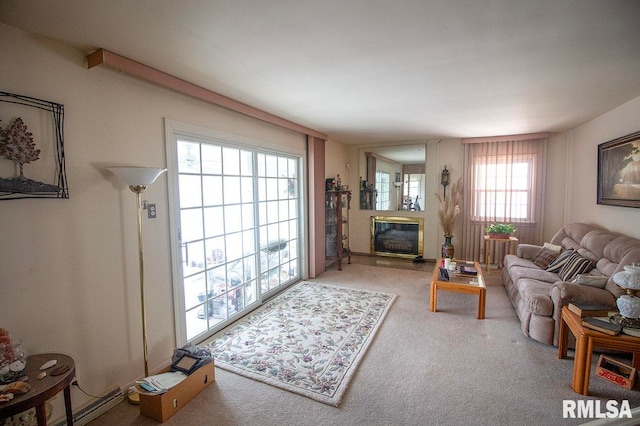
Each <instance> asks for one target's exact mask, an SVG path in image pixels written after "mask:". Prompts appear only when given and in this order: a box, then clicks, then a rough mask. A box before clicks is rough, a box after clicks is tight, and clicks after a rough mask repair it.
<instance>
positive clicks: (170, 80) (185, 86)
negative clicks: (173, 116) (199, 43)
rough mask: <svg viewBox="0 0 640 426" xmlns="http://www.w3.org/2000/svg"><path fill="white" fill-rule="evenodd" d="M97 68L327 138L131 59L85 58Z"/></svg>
mask: <svg viewBox="0 0 640 426" xmlns="http://www.w3.org/2000/svg"><path fill="white" fill-rule="evenodd" d="M98 65H108V66H110V67H111V68H115V69H117V70H119V71H123V72H126V73H127V74H131V75H133V76H135V77H139V78H142V79H144V80H146V81H150V82H152V83H156V84H158V85H160V86H163V87H166V88H168V89H172V90H175V91H177V92H180V93H183V94H185V95H189V96H193V97H194V98H198V99H200V100H203V101H206V102H209V103H212V104H214V105H218V106H221V107H224V108H227V109H230V110H232V111H236V112H239V113H241V114H244V115H248V116H249V117H253V118H257V119H259V120H262V121H266V122H267V123H271V124H275V125H278V126H280V127H284V128H285V129H289V130H293V131H296V132H299V133H303V134H305V135H309V136H315V137H317V138H320V139H324V140H327V139H328V137H327V135H326V134H324V133H320V132H318V131H315V130H313V129H310V128H308V127H304V126H301V125H299V124H297V123H294V122H292V121H289V120H285V119H284V118H281V117H278V116H275V115H273V114H269V113H268V112H265V111H262V110H259V109H257V108H254V107H252V106H250V105H247V104H243V103H242V102H238V101H236V100H233V99H231V98H228V97H226V96H223V95H220V94H218V93H215V92H212V91H210V90H208V89H205V88H203V87H200V86H196V85H195V84H193V83H189V82H188V81H185V80H182V79H179V78H177V77H174V76H173V75H171V74H167V73H165V72H162V71H159V70H157V69H155V68H152V67H150V66H147V65H144V64H141V63H140V62H136V61H134V60H132V59H129V58H125V57H124V56H120V55H118V54H116V53H113V52H110V51H108V50H104V49H98V50H96V51H94V52H92V53H90V54H88V55H87V68H88V69H91V68H93V67H96V66H98Z"/></svg>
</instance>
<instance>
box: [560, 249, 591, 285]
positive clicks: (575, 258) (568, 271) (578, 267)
mask: <svg viewBox="0 0 640 426" xmlns="http://www.w3.org/2000/svg"><path fill="white" fill-rule="evenodd" d="M592 269H593V263H592V262H591V261H590V260H589V259H587V258H586V257H582V255H581V254H580V253H578V252H574V253H573V254H572V255H571V256H569V259H568V260H567V263H565V264H564V266H563V267H562V269H560V272H558V276H559V277H560V279H561V280H562V281H571V280H572V279H574V278H575V277H576V276H577V275H578V274H582V273H584V272H589V271H590V270H592Z"/></svg>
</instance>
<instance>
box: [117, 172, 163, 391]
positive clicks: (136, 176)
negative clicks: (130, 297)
mask: <svg viewBox="0 0 640 426" xmlns="http://www.w3.org/2000/svg"><path fill="white" fill-rule="evenodd" d="M107 170H109V171H110V172H111V173H113V174H114V175H116V176H117V177H118V178H119V179H120V180H121V181H122V182H124V183H125V184H126V185H128V186H129V189H130V190H131V191H132V192H134V193H135V194H136V212H137V214H138V262H139V269H140V306H141V310H142V344H143V346H144V375H145V377H147V376H148V375H149V352H148V349H147V314H146V309H145V306H146V305H145V301H144V258H143V254H142V201H141V200H140V194H142V193H143V192H144V191H145V190H146V189H147V185H151V184H152V183H153V182H155V181H156V179H158V177H159V176H160V175H161V174H162V173H164V172H166V171H167V169H156V168H152V167H127V166H114V167H107ZM137 397H138V395H137V394H135V397H133V398H131V397H130V398H129V400H130V401H131V402H137Z"/></svg>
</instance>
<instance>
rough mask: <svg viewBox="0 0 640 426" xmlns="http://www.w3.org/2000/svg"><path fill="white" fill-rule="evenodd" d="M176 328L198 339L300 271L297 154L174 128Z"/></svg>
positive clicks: (293, 279) (283, 284)
mask: <svg viewBox="0 0 640 426" xmlns="http://www.w3.org/2000/svg"><path fill="white" fill-rule="evenodd" d="M174 144H175V145H174V149H175V159H176V160H175V161H174V163H175V167H177V170H176V171H175V172H174V173H172V176H174V181H173V184H174V188H173V191H174V194H176V195H175V196H174V197H173V200H174V201H173V202H174V203H177V204H178V206H174V208H173V209H172V211H173V212H174V213H173V214H174V215H177V216H179V217H175V218H173V220H172V223H174V224H179V229H178V231H177V238H176V240H177V241H176V244H177V245H178V247H176V249H175V250H174V268H176V270H177V271H179V273H178V274H174V277H177V279H178V280H179V281H181V282H180V283H179V285H178V286H177V288H178V292H179V294H178V295H177V296H178V297H177V298H176V300H178V301H179V303H178V304H177V307H178V309H176V311H177V313H178V315H179V316H180V318H178V324H180V327H179V328H180V329H181V330H179V331H180V334H182V335H184V336H186V340H187V341H192V340H198V339H202V338H204V337H206V336H208V335H210V334H213V332H215V331H217V330H218V329H220V328H222V327H223V326H224V325H226V324H227V323H229V322H231V321H232V320H234V319H236V318H237V317H239V316H241V315H243V314H245V313H247V312H248V311H249V310H251V309H253V308H255V307H257V306H258V305H259V304H260V303H261V302H262V300H263V299H265V298H266V297H268V296H269V294H271V293H275V292H278V291H280V290H281V289H282V288H283V287H284V286H286V285H288V284H291V283H293V282H295V281H298V280H299V279H300V276H301V275H300V243H299V241H300V238H299V235H300V226H301V220H300V217H301V215H300V210H301V209H300V208H301V202H300V190H299V188H300V184H301V182H300V177H299V176H300V169H301V160H300V158H298V157H296V156H292V155H287V154H283V153H274V152H266V151H262V150H260V149H257V148H250V147H249V148H248V147H241V146H234V145H232V144H227V143H221V142H219V141H214V140H206V139H199V138H195V137H186V136H182V135H174Z"/></svg>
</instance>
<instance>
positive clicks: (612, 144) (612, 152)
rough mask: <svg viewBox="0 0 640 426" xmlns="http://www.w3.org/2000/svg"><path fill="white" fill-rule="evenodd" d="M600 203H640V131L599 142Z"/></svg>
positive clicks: (627, 205) (633, 205)
mask: <svg viewBox="0 0 640 426" xmlns="http://www.w3.org/2000/svg"><path fill="white" fill-rule="evenodd" d="M598 204H605V205H611V206H623V207H640V132H635V133H632V134H630V135H627V136H623V137H620V138H617V139H614V140H612V141H609V142H604V143H601V144H600V145H598Z"/></svg>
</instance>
